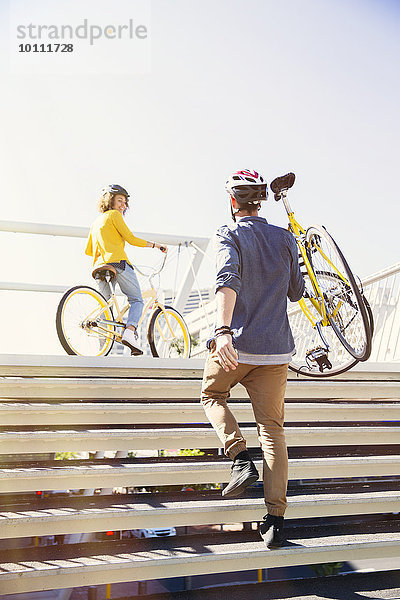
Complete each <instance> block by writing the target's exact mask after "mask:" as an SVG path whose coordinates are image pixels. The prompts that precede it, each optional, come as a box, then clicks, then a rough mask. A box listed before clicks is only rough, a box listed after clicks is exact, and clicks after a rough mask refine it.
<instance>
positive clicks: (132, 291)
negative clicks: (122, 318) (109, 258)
mask: <svg viewBox="0 0 400 600" xmlns="http://www.w3.org/2000/svg"><path fill="white" fill-rule="evenodd" d="M114 268H115V270H116V271H117V275H116V282H117V283H118V285H119V287H120V289H121V292H122V293H123V294H125V296H127V298H128V302H129V312H128V319H127V322H126V325H127V326H128V325H133V326H134V327H137V325H138V323H139V319H140V317H141V315H142V311H143V298H142V292H141V291H140V285H139V282H138V278H137V277H136V273H135V271H134V270H133V268H132V267H131V266H130V265H128V264H127V263H125V269H121V267H116V266H114ZM97 286H98V289H99V292H100V294H102V295H103V296H104V298H106V300H108V299H109V298H110V297H111V286H110V284H109V283H108V281H102V280H101V279H98V280H97Z"/></svg>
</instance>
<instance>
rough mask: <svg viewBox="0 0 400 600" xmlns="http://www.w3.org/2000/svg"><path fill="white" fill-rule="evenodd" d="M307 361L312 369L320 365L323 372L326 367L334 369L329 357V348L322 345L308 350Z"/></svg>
mask: <svg viewBox="0 0 400 600" xmlns="http://www.w3.org/2000/svg"><path fill="white" fill-rule="evenodd" d="M306 362H307V365H308V367H309V369H310V370H311V369H312V368H313V367H317V366H318V368H319V370H320V372H321V373H322V372H323V371H324V369H332V363H331V361H330V360H329V358H328V349H327V348H323V347H322V346H317V347H316V348H312V349H311V350H307V352H306ZM313 363H314V364H313Z"/></svg>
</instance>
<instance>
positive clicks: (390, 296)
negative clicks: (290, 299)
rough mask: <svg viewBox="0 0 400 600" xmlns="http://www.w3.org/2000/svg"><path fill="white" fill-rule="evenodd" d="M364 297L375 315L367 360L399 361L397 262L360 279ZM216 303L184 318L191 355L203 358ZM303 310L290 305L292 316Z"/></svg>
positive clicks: (399, 279)
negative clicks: (193, 340) (194, 342)
mask: <svg viewBox="0 0 400 600" xmlns="http://www.w3.org/2000/svg"><path fill="white" fill-rule="evenodd" d="M362 285H363V289H364V293H365V296H366V298H367V300H368V302H369V304H370V305H371V308H372V312H373V315H374V322H375V331H374V337H373V344H372V353H371V358H370V360H371V361H373V362H386V361H391V362H397V361H400V263H396V264H394V265H392V266H391V267H388V268H387V269H384V270H382V271H379V272H377V273H374V274H373V275H370V276H368V277H365V278H364V279H363V280H362ZM215 311H216V305H215V300H213V301H211V302H209V303H207V304H206V305H205V306H204V308H198V309H197V310H195V311H193V312H191V313H190V314H189V315H187V317H186V320H187V322H188V325H189V328H190V330H191V332H192V333H193V334H195V335H196V336H198V337H199V345H198V346H197V347H196V348H195V351H194V352H193V354H194V355H195V356H197V357H200V356H204V355H205V342H206V340H207V339H208V338H209V337H210V336H211V335H212V331H213V326H214V321H215ZM297 312H298V313H299V315H302V314H303V313H302V311H301V309H300V307H299V306H298V304H297V303H296V304H295V305H291V306H290V308H289V311H288V313H289V314H290V315H291V316H292V318H293V316H294V315H295V314H296V313H297Z"/></svg>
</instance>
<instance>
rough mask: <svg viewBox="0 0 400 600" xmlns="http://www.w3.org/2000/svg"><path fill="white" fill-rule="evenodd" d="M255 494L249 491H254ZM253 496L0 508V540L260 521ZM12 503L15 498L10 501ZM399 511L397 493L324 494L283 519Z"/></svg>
mask: <svg viewBox="0 0 400 600" xmlns="http://www.w3.org/2000/svg"><path fill="white" fill-rule="evenodd" d="M251 491H253V490H251ZM254 491H255V490H254ZM257 492H258V496H257V497H254V495H253V494H252V495H251V497H245V498H235V499H231V500H226V499H223V498H222V497H221V496H220V493H219V496H216V494H212V495H211V494H207V493H204V494H203V497H201V498H198V497H197V498H196V499H195V500H193V499H192V496H195V497H196V496H198V495H196V494H192V493H189V492H188V493H187V494H181V496H180V497H179V498H178V499H177V498H176V497H175V499H174V498H172V499H171V496H172V497H173V494H169V497H170V499H165V496H163V498H162V500H160V499H159V498H158V497H157V496H152V495H150V494H141V495H137V494H136V495H135V496H130V497H129V496H125V495H120V496H118V495H117V496H107V497H106V498H103V497H95V498H93V497H90V496H89V497H85V498H79V497H66V498H59V499H54V498H51V497H50V498H49V499H48V500H47V501H45V502H44V503H43V504H44V505H45V506H42V507H41V506H40V505H38V503H36V504H35V503H34V502H32V504H33V505H34V507H27V506H26V505H22V506H18V505H15V506H11V507H9V508H7V510H5V507H3V508H1V507H0V538H2V539H6V538H18V537H28V536H45V535H57V534H65V533H69V534H71V533H88V532H96V531H109V530H112V531H119V530H127V529H145V528H154V527H165V526H166V525H168V526H169V527H172V526H174V527H177V526H182V525H207V524H210V523H233V522H239V523H241V522H251V521H261V520H262V517H263V516H264V514H265V513H266V508H265V503H264V499H263V498H262V497H261V493H262V492H261V490H257ZM16 501H17V498H16ZM399 509H400V491H399V490H396V491H395V490H393V491H379V492H377V491H375V492H374V491H370V490H368V491H366V492H354V491H351V492H346V493H344V492H332V491H329V492H325V493H316V494H296V495H291V496H289V497H288V509H287V512H286V517H287V518H288V519H301V518H310V517H332V516H337V515H359V514H361V515H365V514H378V513H393V512H397V511H399Z"/></svg>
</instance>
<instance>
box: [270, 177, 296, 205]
mask: <svg viewBox="0 0 400 600" xmlns="http://www.w3.org/2000/svg"><path fill="white" fill-rule="evenodd" d="M295 179H296V175H295V174H294V173H287V174H286V175H282V176H281V177H276V179H274V180H273V181H272V182H271V185H270V188H271V191H272V192H273V193H274V195H275V200H277V201H278V200H280V199H281V192H282V190H288V189H289V188H291V187H292V185H293V184H294V180H295Z"/></svg>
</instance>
